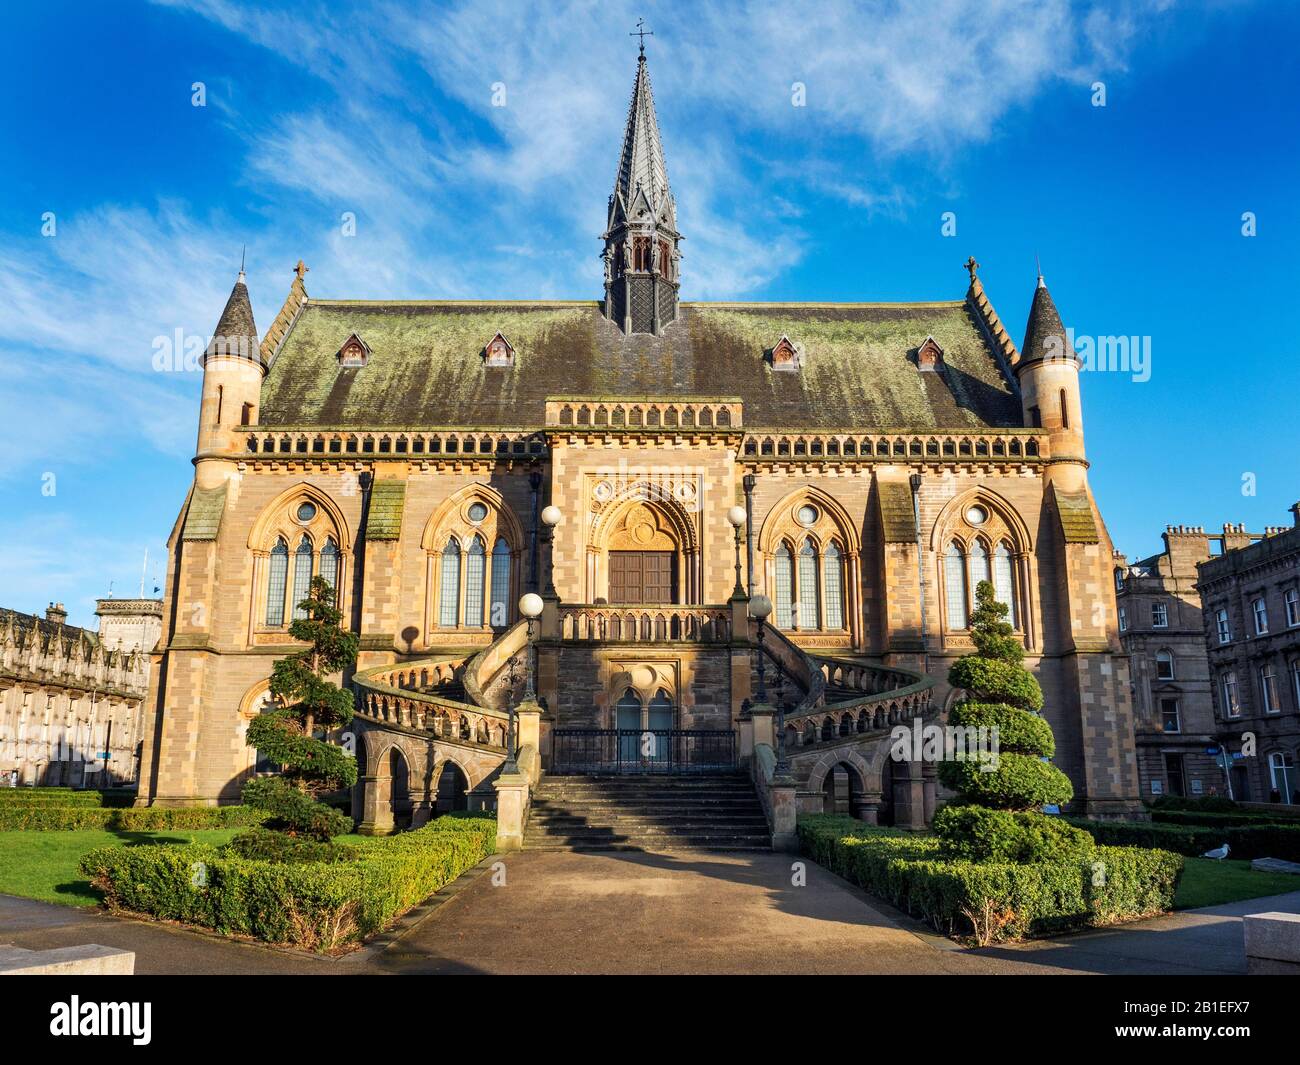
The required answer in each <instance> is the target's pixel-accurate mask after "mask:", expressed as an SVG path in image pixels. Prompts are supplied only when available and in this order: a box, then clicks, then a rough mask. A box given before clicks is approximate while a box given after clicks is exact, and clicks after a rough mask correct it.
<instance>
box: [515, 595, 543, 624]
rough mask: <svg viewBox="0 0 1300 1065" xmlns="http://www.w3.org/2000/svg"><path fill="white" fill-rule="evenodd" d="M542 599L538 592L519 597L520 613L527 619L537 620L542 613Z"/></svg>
mask: <svg viewBox="0 0 1300 1065" xmlns="http://www.w3.org/2000/svg"><path fill="white" fill-rule="evenodd" d="M543 605H544V604H543V603H542V597H541V596H540V595H538V594H537V593H536V592H528V593H527V594H526V595H522V596H520V597H519V613H521V614H522V615H523V616H524V617H526V618H535V617H537V616H539V615H540V614H541V612H542V606H543Z"/></svg>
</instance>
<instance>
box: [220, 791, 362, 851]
mask: <svg viewBox="0 0 1300 1065" xmlns="http://www.w3.org/2000/svg"><path fill="white" fill-rule="evenodd" d="M244 802H245V803H247V804H248V805H249V806H252V807H254V808H256V809H258V810H262V811H264V812H265V813H266V814H267V815H268V820H267V824H268V825H269V826H270V827H271V828H277V829H281V830H285V831H291V832H300V833H302V834H303V835H305V836H310V837H311V838H312V839H318V840H327V839H331V838H332V837H334V836H341V835H343V833H345V832H347V831H348V829H350V828H351V827H352V819H351V818H350V817H349V816H348V815H347V814H345V813H343V811H341V810H336V809H334V808H333V807H332V806H326V805H325V804H324V803H321V802H316V801H315V800H314V799H313V798H312V797H311V796H310V795H308V794H307V793H306V792H303V791H300V790H299V789H298V788H297V787H295V786H294V785H293V784H292V783H290V782H289V781H287V780H285V779H284V777H258V778H257V779H255V780H250V781H249V782H248V783H247V784H245V785H244Z"/></svg>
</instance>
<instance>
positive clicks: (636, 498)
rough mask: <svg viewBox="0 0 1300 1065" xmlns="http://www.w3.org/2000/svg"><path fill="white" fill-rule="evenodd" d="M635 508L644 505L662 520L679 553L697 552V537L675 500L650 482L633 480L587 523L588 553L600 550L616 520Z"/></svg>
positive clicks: (692, 526) (686, 516) (684, 511)
mask: <svg viewBox="0 0 1300 1065" xmlns="http://www.w3.org/2000/svg"><path fill="white" fill-rule="evenodd" d="M638 505H644V506H646V507H648V508H649V509H650V510H652V511H654V512H655V513H656V514H657V515H659V516H661V517H663V518H664V519H665V521H666V523H667V524H668V526H669V531H670V532H671V533H672V534H673V535H674V536H675V537H676V539H677V542H678V544H679V545H680V546H681V547H682V549H683V550H687V551H695V550H698V548H699V533H698V531H697V530H696V528H695V522H694V521H693V520H692V519H691V516H690V514H689V513H688V512H687V510H686V508H685V507H684V506H682V504H681V502H680V501H679V500H678V499H677V498H676V497H675V496H673V495H671V494H670V493H668V492H666V491H663V489H662V486H661V485H659V484H656V483H655V482H653V481H650V480H637V481H634V482H632V483H631V484H628V485H627V486H626V487H625V488H623V490H622V491H620V492H619V493H618V494H617V495H616V496H614V497H613V498H612V499H611V500H610V501H609V503H608V504H606V505H605V506H604V507H602V508H601V510H600V513H599V514H597V515H596V517H595V519H594V520H593V521H592V523H591V530H590V532H589V533H588V536H587V546H588V547H589V548H592V549H599V548H601V547H603V546H604V544H605V542H606V541H607V539H608V538H609V533H610V530H611V529H613V528H615V527H616V526H617V524H618V522H619V519H620V518H622V517H623V515H624V514H625V513H626V512H627V511H628V510H629V509H631V508H632V507H635V506H638Z"/></svg>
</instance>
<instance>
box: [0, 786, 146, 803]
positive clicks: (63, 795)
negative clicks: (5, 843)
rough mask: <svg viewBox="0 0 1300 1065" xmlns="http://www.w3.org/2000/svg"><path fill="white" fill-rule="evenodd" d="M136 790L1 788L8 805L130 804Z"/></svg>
mask: <svg viewBox="0 0 1300 1065" xmlns="http://www.w3.org/2000/svg"><path fill="white" fill-rule="evenodd" d="M135 794H136V793H135V792H134V791H95V790H91V791H80V790H78V791H74V790H73V789H72V788H0V808H3V807H6V806H92V807H93V806H119V807H120V806H130V805H131V804H132V803H133V802H134V801H135Z"/></svg>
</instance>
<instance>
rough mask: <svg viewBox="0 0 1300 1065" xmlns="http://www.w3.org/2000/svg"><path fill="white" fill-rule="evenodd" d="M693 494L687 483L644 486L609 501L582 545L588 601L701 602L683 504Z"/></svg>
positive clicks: (694, 540)
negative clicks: (585, 563)
mask: <svg viewBox="0 0 1300 1065" xmlns="http://www.w3.org/2000/svg"><path fill="white" fill-rule="evenodd" d="M602 483H604V482H602ZM596 490H597V492H599V491H600V490H601V486H600V485H598V486H597V489H596ZM605 490H606V491H607V492H608V493H609V494H611V495H612V494H613V493H614V492H615V489H614V488H613V486H612V485H606V487H605ZM696 493H697V489H696V488H695V487H694V485H692V484H690V483H681V484H675V483H668V482H664V483H660V482H658V481H646V482H641V483H637V484H634V485H630V486H628V487H627V488H626V489H624V490H623V492H622V494H621V495H619V496H616V497H615V498H611V499H609V500H608V502H607V503H606V505H605V506H604V507H603V508H602V510H601V512H600V513H599V515H598V516H597V518H596V520H595V521H594V523H593V525H592V527H591V532H590V539H589V540H588V543H587V573H586V584H587V595H588V597H589V599H588V601H589V602H599V601H602V600H603V601H605V602H608V603H637V604H641V603H645V604H650V603H698V602H700V601H701V600H700V573H699V565H700V559H699V544H698V536H697V533H696V529H695V524H694V523H695V518H694V517H693V515H692V513H691V512H690V511H689V510H688V509H687V507H686V506H684V505H683V501H684V500H687V499H691V500H693V499H694V498H695V497H696ZM597 499H599V496H597Z"/></svg>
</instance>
